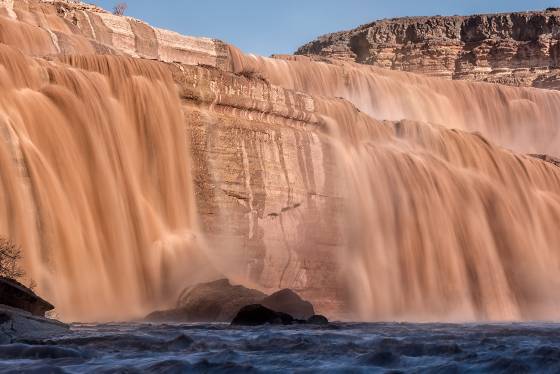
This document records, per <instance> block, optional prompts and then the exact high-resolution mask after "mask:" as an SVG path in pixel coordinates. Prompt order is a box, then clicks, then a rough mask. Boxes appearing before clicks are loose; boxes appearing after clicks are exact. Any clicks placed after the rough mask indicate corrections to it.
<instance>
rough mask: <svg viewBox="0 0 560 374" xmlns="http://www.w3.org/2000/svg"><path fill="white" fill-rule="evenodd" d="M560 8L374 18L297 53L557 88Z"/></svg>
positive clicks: (439, 74)
mask: <svg viewBox="0 0 560 374" xmlns="http://www.w3.org/2000/svg"><path fill="white" fill-rule="evenodd" d="M559 37H560V10H559V9H558V8H549V9H547V10H545V11H540V12H525V13H508V14H488V15H473V16H450V17H442V16H434V17H410V18H396V19H388V20H381V21H376V22H373V23H370V24H367V25H363V26H360V27H358V28H356V29H354V30H349V31H342V32H337V33H333V34H328V35H325V36H321V37H319V38H318V39H316V40H314V41H312V42H310V43H308V44H306V45H304V46H302V47H301V48H299V49H298V50H297V52H296V54H304V55H319V56H325V57H334V58H340V59H344V60H351V61H355V62H359V63H363V64H370V65H375V66H379V67H384V68H390V69H394V70H403V71H409V72H417V73H423V74H427V75H431V76H437V77H444V78H449V79H467V80H474V81H485V82H495V83H502V84H508V85H514V86H533V87H540V88H551V89H560V60H559V59H558V56H559V52H560V41H559Z"/></svg>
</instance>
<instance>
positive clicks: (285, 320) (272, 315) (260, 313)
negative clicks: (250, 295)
mask: <svg viewBox="0 0 560 374" xmlns="http://www.w3.org/2000/svg"><path fill="white" fill-rule="evenodd" d="M231 324H232V325H233V326H260V325H266V324H270V325H291V324H302V325H316V326H324V325H328V324H329V320H328V319H327V318H326V317H325V316H322V315H312V316H310V317H309V318H307V319H300V318H294V316H292V315H290V314H289V313H284V312H280V311H275V310H273V309H271V308H267V307H266V306H264V305H262V304H252V305H247V306H244V307H243V308H241V310H239V313H237V314H236V316H235V318H234V319H233V321H231Z"/></svg>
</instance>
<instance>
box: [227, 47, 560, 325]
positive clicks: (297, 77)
mask: <svg viewBox="0 0 560 374" xmlns="http://www.w3.org/2000/svg"><path fill="white" fill-rule="evenodd" d="M232 54H233V56H234V59H233V63H232V69H233V70H234V71H238V72H243V73H247V72H252V73H253V74H258V75H260V76H261V77H263V78H265V79H267V80H269V81H270V82H272V83H274V84H278V85H281V86H284V87H287V88H293V89H297V90H303V91H306V92H309V93H312V94H315V95H322V96H326V97H336V96H340V97H343V98H345V99H347V100H348V101H350V102H351V103H353V104H354V105H355V106H356V107H357V108H359V109H360V110H362V111H363V112H360V111H358V110H357V109H356V108H354V107H352V106H351V105H350V104H349V103H348V102H345V101H343V100H333V99H326V98H325V99H322V100H317V102H316V103H317V105H318V111H319V112H321V113H323V115H324V117H323V119H324V121H325V123H326V124H327V125H328V126H329V128H330V133H331V136H332V143H333V145H334V146H335V148H336V150H337V153H338V159H339V162H340V170H341V174H342V175H343V178H341V180H342V181H343V182H342V183H341V184H342V186H343V188H344V189H345V190H346V191H348V194H347V197H348V212H347V214H348V230H347V250H346V251H345V252H343V253H341V254H340V256H339V258H340V262H341V264H342V266H343V272H344V274H345V275H346V279H347V287H348V290H349V292H351V294H352V296H353V306H354V308H355V312H357V316H358V318H361V319H365V320H375V319H382V320H387V319H389V320H394V319H405V320H477V319H478V320H480V319H482V320H489V319H490V320H523V319H558V318H560V312H559V309H558V307H559V306H560V277H558V271H559V269H560V251H559V250H558V244H557V243H558V241H559V240H560V230H558V225H559V224H560V169H558V168H557V167H555V166H553V165H551V164H547V163H544V162H541V161H540V160H535V159H533V158H530V157H526V156H521V155H518V154H514V153H512V152H511V151H508V150H506V149H504V148H500V147H498V146H496V145H493V144H492V143H490V142H488V141H487V140H486V139H485V138H484V137H486V138H488V139H490V140H491V141H492V142H494V143H497V144H499V145H502V146H506V147H510V148H513V149H516V150H520V151H525V152H550V153H556V154H558V151H557V150H558V146H559V145H560V142H559V140H558V139H559V138H558V124H557V119H558V118H560V117H559V114H560V94H559V93H557V92H550V91H539V90H534V89H514V88H510V87H501V86H497V85H487V84H472V83H468V82H450V81H444V80H436V79H427V78H422V77H419V76H416V75H412V74H403V73H396V72H389V71H382V70H378V69H374V68H371V67H362V66H357V65H355V64H345V63H339V62H337V63H333V64H327V63H316V62H310V61H309V60H308V59H306V58H288V59H287V60H286V59H282V60H279V59H266V58H261V57H255V56H243V55H241V54H239V53H238V52H237V51H236V50H235V49H233V50H232ZM373 118H377V119H384V120H391V121H390V122H383V123H382V122H378V121H376V120H374V119H373ZM402 119H405V120H402ZM466 131H478V132H480V133H481V134H483V135H479V134H472V133H468V132H466ZM483 136H484V137H483Z"/></svg>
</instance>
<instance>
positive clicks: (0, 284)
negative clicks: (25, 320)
mask: <svg viewBox="0 0 560 374" xmlns="http://www.w3.org/2000/svg"><path fill="white" fill-rule="evenodd" d="M0 304H3V305H7V306H10V307H12V308H17V309H21V310H24V311H27V312H29V313H31V314H33V315H34V316H39V317H44V316H45V313H46V312H48V311H49V310H53V309H54V306H53V305H52V304H51V303H49V302H47V301H45V300H43V299H42V298H40V297H39V296H37V295H36V294H35V292H33V291H32V290H31V289H29V288H28V287H25V286H24V285H23V284H21V283H19V282H17V281H15V280H13V279H10V278H5V277H0Z"/></svg>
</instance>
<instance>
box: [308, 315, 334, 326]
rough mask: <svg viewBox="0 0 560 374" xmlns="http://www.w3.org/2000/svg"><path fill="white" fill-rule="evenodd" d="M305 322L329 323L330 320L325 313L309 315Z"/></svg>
mask: <svg viewBox="0 0 560 374" xmlns="http://www.w3.org/2000/svg"><path fill="white" fill-rule="evenodd" d="M305 323H307V324H309V325H328V324H329V320H328V319H327V317H325V316H323V315H320V314H315V315H313V316H311V317H309V318H308V319H307V321H306V322H305Z"/></svg>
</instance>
